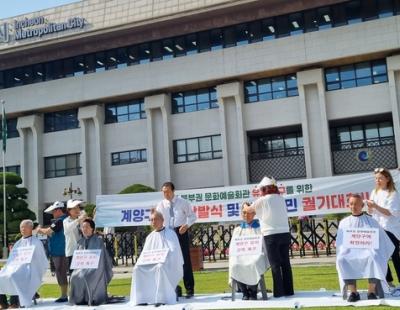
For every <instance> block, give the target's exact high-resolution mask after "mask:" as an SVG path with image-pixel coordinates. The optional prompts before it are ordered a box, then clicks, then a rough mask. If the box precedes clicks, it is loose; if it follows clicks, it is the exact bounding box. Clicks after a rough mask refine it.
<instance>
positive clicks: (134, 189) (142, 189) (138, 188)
mask: <svg viewBox="0 0 400 310" xmlns="http://www.w3.org/2000/svg"><path fill="white" fill-rule="evenodd" d="M155 191H156V190H155V189H154V188H151V187H149V186H146V185H143V184H133V185H130V186H128V187H126V188H124V189H123V190H122V191H120V192H119V193H118V194H136V193H147V192H155Z"/></svg>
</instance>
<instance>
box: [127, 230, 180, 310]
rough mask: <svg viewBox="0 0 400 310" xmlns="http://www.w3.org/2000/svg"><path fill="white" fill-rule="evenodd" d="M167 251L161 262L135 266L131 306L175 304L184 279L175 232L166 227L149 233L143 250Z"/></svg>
mask: <svg viewBox="0 0 400 310" xmlns="http://www.w3.org/2000/svg"><path fill="white" fill-rule="evenodd" d="M165 248H168V249H169V251H168V255H167V258H166V259H165V262H164V263H162V264H161V263H159V264H151V265H135V267H134V268H133V276H132V286H131V287H132V289H131V298H130V300H131V304H132V305H137V304H142V303H147V304H155V303H163V304H174V303H176V293H175V289H176V286H177V285H178V283H179V281H180V280H181V279H182V277H183V257H182V251H181V247H180V245H179V240H178V237H177V235H176V233H175V231H173V230H170V229H168V228H165V229H163V230H161V231H159V232H157V231H153V232H151V233H150V234H149V235H148V236H147V238H146V242H145V244H144V246H143V250H142V251H145V250H159V249H165Z"/></svg>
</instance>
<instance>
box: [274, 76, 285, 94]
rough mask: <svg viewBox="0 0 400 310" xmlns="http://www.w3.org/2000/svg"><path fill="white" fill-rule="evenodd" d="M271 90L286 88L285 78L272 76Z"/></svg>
mask: <svg viewBox="0 0 400 310" xmlns="http://www.w3.org/2000/svg"><path fill="white" fill-rule="evenodd" d="M271 80H272V91H274V92H276V91H283V90H285V89H286V85H285V78H284V77H275V78H272V79H271Z"/></svg>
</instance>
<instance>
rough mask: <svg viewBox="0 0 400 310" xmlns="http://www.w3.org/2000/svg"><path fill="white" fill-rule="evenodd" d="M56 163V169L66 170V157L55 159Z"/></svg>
mask: <svg viewBox="0 0 400 310" xmlns="http://www.w3.org/2000/svg"><path fill="white" fill-rule="evenodd" d="M55 162H56V169H57V170H60V169H66V168H67V162H66V160H65V157H56V159H55Z"/></svg>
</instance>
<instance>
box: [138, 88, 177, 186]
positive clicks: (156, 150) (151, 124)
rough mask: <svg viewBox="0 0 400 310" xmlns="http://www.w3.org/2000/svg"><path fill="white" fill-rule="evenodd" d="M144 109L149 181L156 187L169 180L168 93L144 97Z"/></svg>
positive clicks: (170, 157) (171, 154)
mask: <svg viewBox="0 0 400 310" xmlns="http://www.w3.org/2000/svg"><path fill="white" fill-rule="evenodd" d="M144 109H145V111H146V115H147V161H148V164H149V168H150V171H149V182H150V185H151V186H153V187H154V188H155V189H158V188H160V187H161V185H162V184H163V183H164V182H165V181H169V180H171V165H172V158H173V147H172V141H170V139H169V115H170V113H171V98H170V95H169V94H158V95H153V96H148V97H145V98H144Z"/></svg>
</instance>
